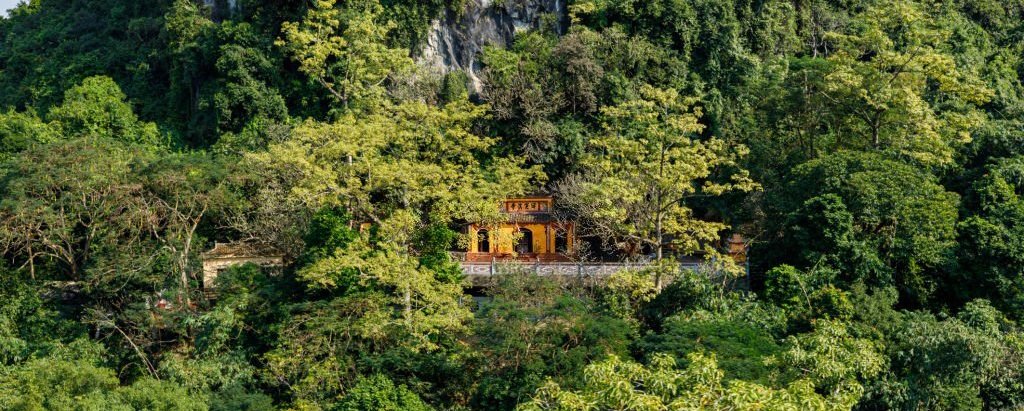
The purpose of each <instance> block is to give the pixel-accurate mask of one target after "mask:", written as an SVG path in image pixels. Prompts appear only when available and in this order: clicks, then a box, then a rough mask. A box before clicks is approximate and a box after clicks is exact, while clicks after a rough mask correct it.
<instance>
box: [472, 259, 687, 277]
mask: <svg viewBox="0 0 1024 411" xmlns="http://www.w3.org/2000/svg"><path fill="white" fill-rule="evenodd" d="M460 264H462V272H463V274H465V275H466V276H467V277H470V278H471V279H479V278H481V277H483V278H487V277H492V276H494V275H496V274H503V273H514V272H532V273H535V274H537V275H541V276H554V277H570V278H571V277H575V278H580V279H586V278H600V277H607V276H610V275H612V274H614V273H616V272H619V271H622V270H639V269H643V268H644V267H647V266H648V265H650V264H651V263H644V262H638V263H600V262H597V263H595V262H578V263H573V262H566V263H562V262H557V263H556V262H533V261H496V262H489V263H488V262H466V261H464V262H461V263H460ZM679 266H680V268H681V269H684V270H697V269H698V268H699V266H700V263H697V262H683V263H680V264H679Z"/></svg>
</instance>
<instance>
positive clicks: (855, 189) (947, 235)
mask: <svg viewBox="0 0 1024 411" xmlns="http://www.w3.org/2000/svg"><path fill="white" fill-rule="evenodd" d="M787 193H789V194H787V196H788V198H789V199H788V200H782V201H780V202H779V204H778V206H777V207H779V208H780V209H786V210H787V211H786V212H787V213H788V214H789V217H788V219H787V220H786V222H785V224H786V228H785V231H784V233H785V234H784V235H785V236H786V237H787V241H786V244H787V245H788V246H789V247H794V248H790V250H794V249H795V250H797V251H794V252H792V253H790V254H791V255H799V260H796V261H794V260H790V261H794V262H797V261H799V264H800V265H802V266H804V267H814V266H816V265H821V266H823V267H831V268H833V269H835V270H837V271H838V272H839V273H840V276H841V277H840V279H841V280H845V281H847V282H854V281H857V280H863V281H865V282H867V283H868V285H870V286H888V285H895V286H896V287H897V288H899V290H900V291H901V293H903V295H904V296H906V297H909V300H907V302H909V303H915V302H916V303H922V302H926V301H927V300H928V298H929V297H930V295H931V294H932V293H933V292H934V291H935V289H936V287H937V286H938V276H937V275H936V274H937V273H938V272H939V269H941V268H942V267H943V266H944V265H945V264H947V263H948V262H949V260H950V257H951V254H950V253H951V251H952V247H953V241H954V238H955V237H954V235H955V222H956V219H957V208H956V204H957V201H958V196H957V195H956V194H954V193H950V192H948V191H946V190H945V189H943V187H941V186H939V185H938V184H937V183H936V182H935V178H934V177H933V176H931V175H930V174H927V173H925V172H922V171H920V170H918V169H915V168H913V167H911V166H908V165H905V164H901V163H898V162H895V161H891V160H886V159H885V158H883V157H881V156H879V155H876V154H869V153H857V152H842V153H837V154H834V155H831V156H827V157H823V158H821V159H818V160H813V161H810V162H808V163H805V164H803V165H801V166H799V167H797V168H796V169H795V170H794V171H793V176H792V180H791V182H790V184H789V187H788V189H787ZM797 244H799V245H797ZM781 252H782V253H788V252H787V251H781Z"/></svg>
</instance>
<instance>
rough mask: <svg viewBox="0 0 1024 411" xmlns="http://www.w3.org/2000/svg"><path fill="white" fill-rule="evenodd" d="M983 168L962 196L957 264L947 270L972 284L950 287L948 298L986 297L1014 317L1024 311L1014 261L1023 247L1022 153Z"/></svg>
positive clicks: (1019, 277)
mask: <svg viewBox="0 0 1024 411" xmlns="http://www.w3.org/2000/svg"><path fill="white" fill-rule="evenodd" d="M986 171H987V172H986V174H985V175H983V176H981V177H980V178H978V179H977V180H975V181H974V183H973V187H972V189H971V192H970V193H969V194H968V197H967V198H965V203H967V204H969V206H968V209H969V210H972V211H973V212H972V215H969V216H967V217H966V218H964V219H963V220H962V221H961V222H960V223H959V225H958V231H959V233H958V234H959V235H958V239H957V243H958V244H959V255H960V266H959V267H958V268H957V269H956V270H954V271H953V272H952V273H951V276H952V278H951V281H952V282H960V283H962V284H973V285H975V286H974V287H962V288H955V289H953V290H955V291H956V293H954V294H953V295H952V297H954V298H957V299H958V300H960V301H965V300H969V299H972V298H988V299H991V301H992V302H993V303H994V304H996V305H997V306H998V307H1000V308H1002V309H1003V310H1005V312H1006V313H1007V314H1009V315H1011V316H1013V317H1014V318H1018V319H1019V318H1021V315H1022V314H1024V312H1022V311H1021V310H1022V309H1024V305H1022V304H1024V300H1022V297H1024V295H1022V294H1021V291H1022V288H1021V287H1022V284H1021V283H1020V279H1021V275H1020V274H1021V273H1020V269H1021V264H1020V261H1019V259H1020V258H1021V255H1022V253H1021V247H1024V231H1022V230H1024V226H1022V225H1021V224H1020V222H1021V221H1024V220H1022V218H1024V201H1022V200H1021V193H1022V192H1024V184H1022V181H1024V180H1021V176H1022V175H1024V174H1022V173H1024V157H1014V158H1011V159H1004V160H1000V161H998V162H996V163H995V164H992V165H990V166H989V167H986ZM953 290H951V291H953Z"/></svg>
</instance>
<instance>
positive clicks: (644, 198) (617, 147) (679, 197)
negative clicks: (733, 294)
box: [559, 87, 757, 261]
mask: <svg viewBox="0 0 1024 411" xmlns="http://www.w3.org/2000/svg"><path fill="white" fill-rule="evenodd" d="M602 116H603V124H604V131H603V133H602V134H601V135H600V136H598V137H595V138H593V139H592V140H591V141H590V144H589V147H588V154H587V156H585V157H584V160H583V161H584V163H583V164H584V167H585V170H586V172H585V173H584V174H581V175H579V176H577V177H575V178H573V179H570V180H567V181H565V182H563V183H562V184H561V186H560V190H559V194H560V195H561V201H562V202H563V203H564V204H565V205H566V206H567V207H569V208H571V209H572V210H573V211H575V212H576V213H577V214H578V215H579V216H580V217H581V218H583V219H584V222H585V223H586V224H588V225H587V227H588V228H589V229H590V234H592V235H596V236H598V237H600V238H605V239H609V240H614V241H615V242H616V243H615V245H616V246H617V247H618V248H620V249H623V250H626V251H627V252H630V253H631V254H637V253H639V252H640V251H641V250H644V249H648V250H651V251H653V252H654V254H655V258H656V259H657V260H659V261H660V260H661V259H662V258H664V257H665V255H664V254H665V248H666V247H672V249H673V250H675V251H676V252H678V253H681V254H687V253H693V252H697V251H701V252H706V253H709V254H711V255H714V253H715V244H716V243H717V241H718V236H719V232H720V231H722V230H723V229H725V228H726V225H725V224H724V223H720V222H710V221H704V220H702V219H700V218H697V217H695V216H694V210H693V209H692V208H691V206H690V205H689V204H688V200H692V199H693V198H695V197H698V196H719V195H722V194H724V193H726V192H729V191H749V190H753V189H755V188H756V187H757V185H756V184H755V183H754V182H753V181H751V180H750V179H749V177H748V176H747V173H746V172H745V171H742V170H739V169H738V167H737V163H736V161H737V159H738V158H739V157H742V155H743V154H744V152H745V150H744V148H743V147H738V148H733V147H730V146H729V145H728V144H727V143H725V142H724V141H722V140H718V139H710V140H707V141H701V140H699V139H697V133H699V132H700V131H701V130H702V129H703V126H702V125H701V124H700V123H698V118H699V117H700V111H699V110H694V111H691V109H690V108H689V104H688V102H687V101H685V100H683V99H681V98H680V97H679V95H678V93H677V92H676V91H674V90H658V89H655V88H652V87H648V88H645V89H644V90H643V98H642V99H638V100H634V101H629V102H626V103H623V104H621V105H618V106H615V107H607V108H604V109H603V110H602ZM719 173H726V174H728V175H727V176H726V177H723V178H721V179H716V178H715V177H716V176H717V174H719Z"/></svg>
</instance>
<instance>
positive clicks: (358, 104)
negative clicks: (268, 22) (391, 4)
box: [277, 0, 412, 109]
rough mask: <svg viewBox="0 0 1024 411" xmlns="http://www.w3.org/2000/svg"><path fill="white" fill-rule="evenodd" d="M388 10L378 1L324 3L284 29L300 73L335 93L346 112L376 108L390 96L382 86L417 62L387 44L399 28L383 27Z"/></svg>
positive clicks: (320, 1) (286, 45)
mask: <svg viewBox="0 0 1024 411" xmlns="http://www.w3.org/2000/svg"><path fill="white" fill-rule="evenodd" d="M382 10H383V8H382V7H381V5H380V4H379V3H378V2H376V1H363V0H359V1H350V2H345V4H344V5H342V6H341V7H337V6H336V4H335V0H318V1H316V2H314V3H313V6H312V7H311V8H309V9H308V10H307V11H306V16H305V18H304V19H303V20H302V21H301V22H287V23H284V24H283V25H282V26H281V33H282V35H283V38H282V39H279V40H278V41H277V45H278V46H280V47H283V48H284V49H285V50H286V51H287V52H288V54H290V55H291V57H292V59H293V60H294V61H295V62H296V63H298V65H299V71H301V72H302V73H304V74H306V75H307V76H309V78H310V79H311V80H312V81H314V82H316V83H317V84H319V85H320V86H321V87H323V89H324V90H325V91H327V92H329V93H330V95H331V96H332V97H333V98H334V100H335V101H337V102H338V103H340V104H341V105H342V107H344V108H345V109H349V108H350V105H352V106H354V108H362V107H367V108H369V107H372V106H373V105H374V104H375V103H377V102H378V100H379V99H381V98H383V97H384V88H383V87H382V86H381V85H382V84H383V83H384V82H385V81H386V80H387V79H388V77H389V76H390V75H392V74H393V73H395V72H396V71H400V70H403V69H407V68H409V66H410V65H411V64H412V61H411V60H410V59H409V58H408V57H407V53H406V52H405V51H404V50H402V49H397V48H390V47H388V46H387V44H386V42H385V38H386V36H387V34H388V32H389V31H390V30H391V29H392V28H393V27H394V26H393V24H378V22H377V19H378V16H379V15H380V14H381V13H382Z"/></svg>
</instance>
